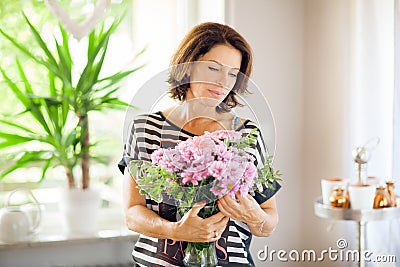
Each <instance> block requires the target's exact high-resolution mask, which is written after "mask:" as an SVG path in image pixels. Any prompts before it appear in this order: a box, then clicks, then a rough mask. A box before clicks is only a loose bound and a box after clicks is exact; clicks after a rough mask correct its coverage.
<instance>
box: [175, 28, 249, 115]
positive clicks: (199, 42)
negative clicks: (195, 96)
mask: <svg viewBox="0 0 400 267" xmlns="http://www.w3.org/2000/svg"><path fill="white" fill-rule="evenodd" d="M218 44H227V45H230V46H232V47H234V48H236V49H237V50H239V51H240V53H241V55H242V61H241V64H240V72H239V75H238V76H237V80H236V83H235V85H234V86H233V88H232V90H231V91H230V92H229V94H228V95H227V97H226V98H225V99H224V100H223V101H222V103H221V104H222V105H221V104H220V106H218V107H217V111H221V112H228V111H230V110H231V109H232V108H234V107H236V106H237V105H241V104H240V103H239V102H238V100H237V99H236V97H235V94H244V93H246V92H248V90H247V81H248V78H249V77H250V74H251V70H252V65H253V55H252V51H251V48H250V45H249V44H248V43H247V41H246V40H245V39H244V38H243V36H241V35H240V34H239V33H238V32H237V31H236V30H234V29H233V28H231V27H229V26H227V25H223V24H219V23H215V22H205V23H201V24H199V25H196V26H195V27H193V28H192V29H191V30H190V31H189V32H188V33H187V34H186V36H185V37H184V38H183V40H182V42H181V43H180V45H179V46H178V49H177V50H176V52H175V54H174V55H173V56H172V59H171V63H170V66H171V70H170V73H169V77H168V83H169V84H170V85H171V88H170V90H169V93H170V96H171V97H172V98H173V99H178V100H180V101H182V100H185V99H186V92H187V90H188V88H189V86H190V77H189V75H188V68H189V64H184V63H189V62H194V61H196V60H197V59H198V58H199V57H201V56H202V55H204V54H206V53H207V52H208V51H210V50H211V49H212V48H213V47H214V46H215V45H218Z"/></svg>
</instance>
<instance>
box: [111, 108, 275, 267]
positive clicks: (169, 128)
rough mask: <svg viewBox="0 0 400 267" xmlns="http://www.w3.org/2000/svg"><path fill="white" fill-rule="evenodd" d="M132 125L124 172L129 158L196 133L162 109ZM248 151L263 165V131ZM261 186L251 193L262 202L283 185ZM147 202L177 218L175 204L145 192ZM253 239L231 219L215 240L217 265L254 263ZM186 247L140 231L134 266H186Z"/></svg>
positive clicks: (145, 156) (245, 127) (249, 125)
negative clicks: (164, 112)
mask: <svg viewBox="0 0 400 267" xmlns="http://www.w3.org/2000/svg"><path fill="white" fill-rule="evenodd" d="M238 124H240V119H239V118H238V117H235V119H234V121H233V125H234V127H235V128H234V129H235V130H236V131H240V132H242V133H243V135H245V134H247V133H249V132H250V131H251V130H252V129H254V128H257V125H256V124H255V123H253V122H252V121H250V120H247V121H246V122H244V123H243V124H242V125H238ZM236 125H238V126H239V127H237V126H236ZM129 129H130V130H129V136H128V139H127V142H126V144H125V145H124V153H123V158H122V160H121V161H120V163H119V168H120V170H121V171H122V172H123V171H124V169H125V167H126V166H127V164H128V163H129V161H130V160H133V159H140V160H150V155H151V153H152V152H153V151H155V150H156V149H158V148H160V147H171V146H174V145H175V144H176V143H177V142H179V141H185V140H186V139H188V138H190V137H193V136H195V135H194V134H192V133H190V132H188V131H185V130H183V129H181V128H179V127H178V126H177V125H175V124H173V123H172V122H171V121H169V120H168V119H166V118H165V117H164V115H163V114H162V113H161V112H157V113H152V114H147V115H139V116H137V117H136V118H135V119H134V120H133V123H132V124H131V126H130V128H129ZM247 152H249V153H251V154H252V155H254V157H255V159H256V162H255V163H256V166H257V167H261V166H262V164H263V163H264V155H266V154H265V149H264V142H263V140H262V136H261V135H260V134H258V138H257V143H256V145H255V146H254V147H252V148H248V150H247ZM258 187H259V188H258V189H259V190H260V191H262V192H263V194H259V193H257V192H254V191H252V192H251V194H252V195H253V197H254V198H255V199H256V201H257V202H258V203H260V204H261V203H263V202H265V201H266V200H268V199H269V198H270V197H272V196H273V195H274V194H275V193H276V192H277V191H278V190H279V188H280V185H279V184H278V183H276V182H275V183H274V187H275V190H271V189H269V188H267V187H266V186H263V185H258ZM146 206H147V208H148V209H150V210H152V211H154V212H156V213H157V214H159V215H160V216H161V217H163V218H165V219H167V220H169V221H177V208H176V207H175V206H172V205H169V204H166V203H157V202H155V201H154V200H152V199H150V198H149V196H146ZM251 239H252V234H251V233H250V230H249V228H248V226H247V225H246V224H245V223H243V222H240V221H236V220H233V219H230V220H229V222H228V226H227V227H226V229H225V231H224V232H223V233H222V235H221V238H220V239H219V240H218V241H217V242H216V253H217V257H218V266H232V267H234V266H254V262H253V260H252V258H251V255H250V252H249V248H250V242H251ZM185 248H186V242H180V241H174V240H169V239H160V238H152V237H149V236H145V235H142V234H140V236H139V239H138V241H137V242H136V244H135V246H134V248H133V251H132V257H133V260H134V262H135V265H134V266H183V264H182V260H183V255H184V254H183V253H184V250H185Z"/></svg>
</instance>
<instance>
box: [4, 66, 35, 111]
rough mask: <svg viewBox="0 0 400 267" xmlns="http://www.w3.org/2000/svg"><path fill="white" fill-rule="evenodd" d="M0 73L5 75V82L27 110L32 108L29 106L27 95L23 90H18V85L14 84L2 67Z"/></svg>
mask: <svg viewBox="0 0 400 267" xmlns="http://www.w3.org/2000/svg"><path fill="white" fill-rule="evenodd" d="M0 72H1V74H2V75H3V78H4V80H5V81H6V83H7V84H8V86H9V87H10V89H11V90H12V91H13V92H14V94H15V96H16V97H17V98H18V99H19V101H20V102H21V103H22V104H23V105H24V106H25V108H27V109H28V108H30V106H29V99H28V98H27V97H26V95H25V94H24V93H23V92H22V90H21V89H19V88H18V86H17V84H16V83H14V82H13V81H12V80H11V79H10V77H8V76H7V74H6V72H5V71H4V70H3V69H2V68H1V67H0Z"/></svg>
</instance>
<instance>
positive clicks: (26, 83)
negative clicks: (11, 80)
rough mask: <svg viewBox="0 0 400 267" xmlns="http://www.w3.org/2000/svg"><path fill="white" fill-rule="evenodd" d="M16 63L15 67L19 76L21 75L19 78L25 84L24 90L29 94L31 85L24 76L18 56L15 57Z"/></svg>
mask: <svg viewBox="0 0 400 267" xmlns="http://www.w3.org/2000/svg"><path fill="white" fill-rule="evenodd" d="M16 63H17V67H18V72H19V76H20V77H21V79H22V81H23V82H24V85H25V91H26V92H27V93H29V94H33V89H32V86H31V84H30V83H29V81H28V79H27V78H26V75H25V71H24V69H23V68H22V65H21V62H19V60H18V58H17V59H16Z"/></svg>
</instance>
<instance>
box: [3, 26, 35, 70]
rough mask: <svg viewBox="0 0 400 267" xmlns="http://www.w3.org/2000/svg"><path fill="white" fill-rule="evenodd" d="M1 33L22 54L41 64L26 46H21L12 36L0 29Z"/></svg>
mask: <svg viewBox="0 0 400 267" xmlns="http://www.w3.org/2000/svg"><path fill="white" fill-rule="evenodd" d="M0 33H1V34H2V35H3V36H4V37H5V38H6V39H8V40H9V41H10V42H11V43H12V44H13V45H14V46H15V47H16V48H18V49H19V50H20V51H21V52H23V53H24V54H25V55H27V56H28V57H29V58H31V59H33V60H34V61H36V62H38V63H40V60H39V59H38V58H37V57H36V56H35V55H33V54H32V53H31V52H30V51H29V50H28V49H27V48H26V47H25V46H23V45H21V44H19V43H18V42H17V40H16V39H14V38H12V37H11V36H10V35H8V34H7V33H5V32H4V31H3V30H1V29H0Z"/></svg>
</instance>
